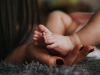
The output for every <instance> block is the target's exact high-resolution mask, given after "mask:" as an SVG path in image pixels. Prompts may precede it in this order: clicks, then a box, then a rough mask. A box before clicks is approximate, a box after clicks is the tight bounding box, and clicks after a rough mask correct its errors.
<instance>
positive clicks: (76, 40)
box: [69, 34, 81, 47]
mask: <svg viewBox="0 0 100 75" xmlns="http://www.w3.org/2000/svg"><path fill="white" fill-rule="evenodd" d="M69 38H70V40H71V42H72V44H73V47H75V46H76V45H78V44H81V41H80V39H79V37H78V36H77V34H72V35H70V36H69Z"/></svg>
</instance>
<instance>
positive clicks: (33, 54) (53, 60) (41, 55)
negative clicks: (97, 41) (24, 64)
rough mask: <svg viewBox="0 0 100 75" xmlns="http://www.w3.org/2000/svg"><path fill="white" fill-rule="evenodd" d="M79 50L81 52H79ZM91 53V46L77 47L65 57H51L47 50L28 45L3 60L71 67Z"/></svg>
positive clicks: (32, 44)
mask: <svg viewBox="0 0 100 75" xmlns="http://www.w3.org/2000/svg"><path fill="white" fill-rule="evenodd" d="M80 50H81V51H80ZM92 51H93V47H92V46H86V47H83V45H81V44H80V45H77V46H76V47H75V48H74V49H73V50H72V51H71V52H70V53H69V54H68V55H67V56H66V57H59V56H52V54H50V53H49V52H48V50H47V49H44V48H42V47H39V46H35V45H34V43H33V42H32V43H28V44H25V45H23V46H22V47H18V48H17V49H15V50H14V51H13V52H12V53H11V54H10V55H9V56H8V57H7V58H6V59H5V60H6V61H7V62H12V63H17V62H18V61H20V60H22V61H27V60H29V61H32V60H34V61H39V62H40V63H42V64H47V65H48V66H62V65H66V66H68V65H73V64H75V63H78V62H79V61H81V60H82V59H83V58H84V57H85V56H86V55H88V53H89V52H92Z"/></svg>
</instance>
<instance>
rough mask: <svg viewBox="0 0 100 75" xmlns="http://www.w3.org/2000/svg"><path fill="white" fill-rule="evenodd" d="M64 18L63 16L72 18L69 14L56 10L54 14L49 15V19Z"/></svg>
mask: <svg viewBox="0 0 100 75" xmlns="http://www.w3.org/2000/svg"><path fill="white" fill-rule="evenodd" d="M51 16H52V17H63V16H66V17H70V16H69V15H68V14H67V13H65V12H63V11H60V10H55V11H53V12H51V13H50V14H49V17H51Z"/></svg>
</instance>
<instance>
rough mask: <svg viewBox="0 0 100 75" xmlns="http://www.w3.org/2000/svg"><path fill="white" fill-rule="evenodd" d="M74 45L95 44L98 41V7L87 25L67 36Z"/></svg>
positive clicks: (99, 27)
mask: <svg viewBox="0 0 100 75" xmlns="http://www.w3.org/2000/svg"><path fill="white" fill-rule="evenodd" d="M69 37H70V38H71V40H72V42H73V44H74V45H76V44H80V43H81V44H83V45H85V46H86V45H93V46H94V45H97V44H99V43H100V9H99V10H98V11H97V12H95V13H94V15H93V16H92V17H91V19H90V20H89V22H88V23H87V25H86V26H85V27H84V28H82V29H81V30H80V31H78V32H77V33H75V34H73V35H71V36H69Z"/></svg>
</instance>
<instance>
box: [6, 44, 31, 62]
mask: <svg viewBox="0 0 100 75" xmlns="http://www.w3.org/2000/svg"><path fill="white" fill-rule="evenodd" d="M29 44H30V43H26V44H24V45H22V46H19V47H17V48H16V49H14V50H13V52H12V53H10V54H9V55H8V56H7V57H6V59H5V61H6V62H11V63H17V62H19V61H25V60H26V58H25V57H26V48H27V46H28V45H29Z"/></svg>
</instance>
